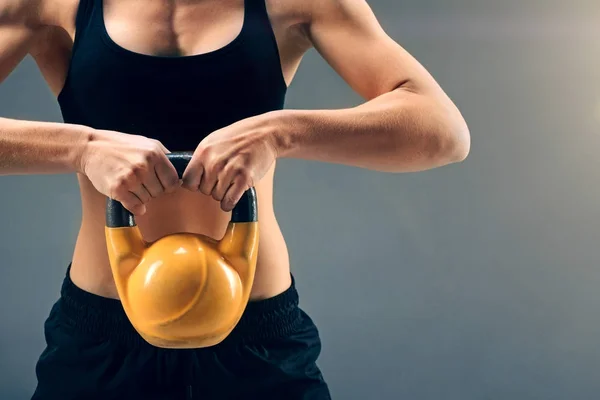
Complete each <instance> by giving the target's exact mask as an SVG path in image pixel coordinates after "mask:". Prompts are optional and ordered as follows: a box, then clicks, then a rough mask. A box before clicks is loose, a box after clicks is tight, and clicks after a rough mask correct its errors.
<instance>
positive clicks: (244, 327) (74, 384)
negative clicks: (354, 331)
mask: <svg viewBox="0 0 600 400" xmlns="http://www.w3.org/2000/svg"><path fill="white" fill-rule="evenodd" d="M44 330H45V336H46V343H47V347H46V349H45V350H44V352H43V353H42V355H41V356H40V359H39V361H38V363H37V365H36V374H37V379H38V384H37V388H36V391H35V394H34V395H33V398H32V400H80V399H81V400H96V399H98V400H100V399H102V400H112V399H115V400H116V399H127V400H131V399H140V400H142V399H143V400H153V399H156V400H158V399H160V400H178V399H181V400H184V399H215V400H216V399H218V400H227V399H245V400H248V399H261V400H264V399H274V400H276V399H282V400H293V399H315V400H317V399H318V400H322V399H323V400H325V399H330V398H331V397H330V394H329V390H328V387H327V384H326V383H325V382H324V380H323V376H322V374H321V372H320V371H319V368H318V367H317V365H316V361H317V358H318V356H319V353H320V351H321V341H320V339H319V332H318V331H317V328H316V326H315V325H314V323H313V322H312V320H311V319H310V318H309V317H308V315H306V314H305V313H304V311H302V310H301V309H300V308H299V307H298V293H297V291H296V289H295V286H294V283H292V285H291V287H290V288H289V289H288V290H286V291H285V292H283V293H281V294H280V295H277V296H275V297H273V298H270V299H266V300H261V301H254V302H250V303H249V304H248V306H247V308H246V311H245V313H244V315H243V316H242V319H241V320H240V322H239V324H238V326H237V327H236V328H235V329H234V330H233V332H232V333H231V335H229V336H228V337H227V338H226V339H225V340H224V341H223V342H221V343H220V344H218V345H216V346H213V347H209V348H204V349H190V350H187V349H186V350H175V349H161V348H157V347H153V346H151V345H150V344H148V343H147V342H145V341H144V340H143V339H142V338H141V337H140V336H139V334H138V333H137V332H136V331H135V330H134V328H133V326H132V325H131V323H130V322H129V320H128V319H127V317H126V315H125V312H124V311H123V307H122V306H121V302H120V301H118V300H114V299H108V298H104V297H100V296H96V295H94V294H91V293H88V292H85V291H83V290H82V289H80V288H78V287H77V286H75V285H74V284H73V282H72V281H71V279H70V277H69V272H67V277H66V278H65V280H64V282H63V285H62V290H61V297H60V299H59V300H58V301H57V302H56V304H54V307H53V308H52V311H51V313H50V316H49V318H48V319H47V320H46V323H45V325H44Z"/></svg>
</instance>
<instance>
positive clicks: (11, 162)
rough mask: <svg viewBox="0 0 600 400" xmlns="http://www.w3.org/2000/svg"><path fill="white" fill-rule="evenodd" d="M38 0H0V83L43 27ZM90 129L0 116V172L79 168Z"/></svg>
mask: <svg viewBox="0 0 600 400" xmlns="http://www.w3.org/2000/svg"><path fill="white" fill-rule="evenodd" d="M42 15H43V7H42V1H41V0H0V84H1V83H2V82H3V81H4V79H6V77H7V76H8V75H9V74H10V73H11V72H12V71H13V70H14V69H15V68H16V67H17V65H18V64H19V63H20V62H21V60H23V58H24V57H25V56H26V55H27V54H28V53H29V51H30V50H31V47H32V46H33V44H34V42H35V40H36V37H37V35H39V34H40V32H41V31H42V30H43V29H44V25H43V23H42V22H41V18H42ZM91 134H92V129H90V128H88V127H84V126H80V125H69V124H59V123H51V122H34V121H21V120H14V119H8V118H2V117H0V175H15V174H57V173H58V174H60V173H73V172H81V155H82V154H83V151H84V150H85V147H86V145H87V143H89V141H90V138H91Z"/></svg>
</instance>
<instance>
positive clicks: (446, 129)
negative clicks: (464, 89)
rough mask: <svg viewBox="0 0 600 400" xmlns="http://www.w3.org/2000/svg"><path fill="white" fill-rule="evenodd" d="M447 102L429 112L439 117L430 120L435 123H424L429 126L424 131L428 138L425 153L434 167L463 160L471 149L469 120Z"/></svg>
mask: <svg viewBox="0 0 600 400" xmlns="http://www.w3.org/2000/svg"><path fill="white" fill-rule="evenodd" d="M447 104H448V103H446V105H445V106H439V105H438V106H437V107H436V108H437V109H436V110H431V112H429V113H427V114H428V115H430V116H437V118H431V119H430V120H429V122H433V124H424V125H426V126H428V129H426V133H424V137H426V138H428V139H426V140H425V142H426V144H425V147H426V148H427V149H428V150H426V151H425V154H427V155H428V156H429V157H428V158H430V162H431V164H433V165H432V166H434V167H435V166H444V165H449V164H455V163H459V162H462V161H464V160H465V159H466V158H467V156H468V155H469V152H470V150H471V134H470V132H469V126H468V125H467V122H466V121H465V119H464V118H463V116H462V115H461V113H460V111H459V110H458V108H457V107H456V106H455V105H454V104H452V103H450V106H448V105H447ZM427 114H426V115H427ZM434 121H435V122H434Z"/></svg>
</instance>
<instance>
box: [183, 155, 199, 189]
mask: <svg viewBox="0 0 600 400" xmlns="http://www.w3.org/2000/svg"><path fill="white" fill-rule="evenodd" d="M203 175H204V166H203V165H202V163H200V162H199V161H196V160H192V161H190V163H189V164H188V166H187V167H186V169H185V171H184V172H183V176H182V178H181V179H182V181H183V183H182V186H183V187H184V188H186V189H188V190H191V191H193V192H196V191H198V188H199V187H200V181H201V180H202V176H203Z"/></svg>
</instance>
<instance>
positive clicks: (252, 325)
mask: <svg viewBox="0 0 600 400" xmlns="http://www.w3.org/2000/svg"><path fill="white" fill-rule="evenodd" d="M70 271H71V266H70V265H69V267H68V268H67V274H66V277H65V279H64V281H63V284H62V288H61V298H60V303H61V304H60V306H61V307H60V310H61V313H62V314H63V315H64V316H65V317H66V318H67V320H68V322H69V325H70V326H71V327H72V328H73V329H75V330H77V331H80V332H82V333H85V334H88V335H92V336H94V337H98V338H105V339H109V340H115V341H119V342H123V343H126V344H127V345H128V346H136V345H149V344H148V343H147V342H146V341H145V340H144V339H143V338H142V337H141V336H140V335H139V334H138V333H137V331H136V330H135V328H134V327H133V325H132V324H131V322H130V321H129V319H128V318H127V315H126V314H125V310H124V309H123V306H122V304H121V301H120V300H116V299H111V298H107V297H102V296H98V295H95V294H93V293H90V292H86V291H85V290H83V289H81V288H79V287H78V286H76V285H75V284H74V283H73V281H72V280H71V276H70ZM298 303H299V297H298V292H297V290H296V285H295V279H294V277H293V276H292V284H291V286H290V287H289V288H288V289H287V290H285V291H284V292H282V293H280V294H278V295H276V296H274V297H271V298H268V299H265V300H257V301H250V302H249V303H248V305H247V306H246V310H245V311H244V314H243V315H242V317H241V319H240V321H239V323H238V324H237V326H236V327H235V328H234V330H233V331H232V332H231V334H230V335H229V336H228V337H227V338H226V339H225V340H224V341H223V342H221V344H219V345H218V346H221V345H223V346H226V345H228V344H237V343H239V342H256V341H261V340H269V339H274V338H278V337H284V336H286V335H289V334H290V333H292V332H294V330H295V329H296V327H298V326H299V325H300V324H301V323H302V313H301V311H300V308H299V307H298Z"/></svg>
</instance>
